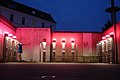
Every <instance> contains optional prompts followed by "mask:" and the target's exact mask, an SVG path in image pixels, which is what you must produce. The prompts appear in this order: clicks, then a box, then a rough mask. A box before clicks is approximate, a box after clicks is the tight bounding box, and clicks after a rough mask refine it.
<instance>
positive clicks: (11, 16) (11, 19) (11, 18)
mask: <svg viewBox="0 0 120 80" xmlns="http://www.w3.org/2000/svg"><path fill="white" fill-rule="evenodd" d="M13 20H14V14H10V21H11V22H13Z"/></svg>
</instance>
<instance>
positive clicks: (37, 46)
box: [0, 16, 120, 63]
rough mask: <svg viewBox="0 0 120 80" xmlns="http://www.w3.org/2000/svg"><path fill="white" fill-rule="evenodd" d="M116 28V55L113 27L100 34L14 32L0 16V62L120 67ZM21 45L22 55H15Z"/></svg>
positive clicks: (38, 31)
mask: <svg viewBox="0 0 120 80" xmlns="http://www.w3.org/2000/svg"><path fill="white" fill-rule="evenodd" d="M116 28H117V31H116V32H117V35H116V36H117V55H116V54H115V40H114V39H115V38H114V27H113V26H112V27H111V28H109V29H108V30H106V31H105V32H103V33H99V32H66V31H62V32H61V31H55V32H53V33H51V30H50V28H16V27H15V26H14V25H13V24H12V23H10V22H9V21H8V20H7V19H5V17H3V16H0V61H1V62H12V61H19V55H20V54H21V56H22V60H23V61H27V62H100V63H115V62H116V58H117V59H118V62H119V63H120V40H119V39H120V35H119V34H120V33H119V32H120V23H118V24H116ZM18 44H22V53H19V52H18Z"/></svg>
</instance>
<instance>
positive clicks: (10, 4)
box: [0, 0, 56, 24]
mask: <svg viewBox="0 0 120 80" xmlns="http://www.w3.org/2000/svg"><path fill="white" fill-rule="evenodd" d="M0 6H3V7H6V8H9V9H12V10H16V11H19V12H22V13H26V14H29V15H31V16H35V17H38V18H41V19H44V20H47V21H50V22H53V23H55V24H56V22H55V21H54V19H53V18H52V16H51V15H50V14H48V13H45V12H42V11H40V10H37V9H34V8H32V7H28V6H26V5H23V4H20V3H18V2H15V1H12V0H0Z"/></svg>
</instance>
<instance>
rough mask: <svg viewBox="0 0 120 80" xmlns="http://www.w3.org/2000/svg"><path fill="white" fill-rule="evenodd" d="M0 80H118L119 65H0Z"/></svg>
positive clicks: (119, 77)
mask: <svg viewBox="0 0 120 80" xmlns="http://www.w3.org/2000/svg"><path fill="white" fill-rule="evenodd" d="M0 80H120V64H104V63H4V64H3V63H0Z"/></svg>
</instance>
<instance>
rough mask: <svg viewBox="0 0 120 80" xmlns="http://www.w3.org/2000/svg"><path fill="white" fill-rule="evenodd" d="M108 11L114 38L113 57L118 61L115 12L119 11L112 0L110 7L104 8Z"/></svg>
mask: <svg viewBox="0 0 120 80" xmlns="http://www.w3.org/2000/svg"><path fill="white" fill-rule="evenodd" d="M105 11H106V12H108V13H111V22H112V24H113V26H114V34H115V35H114V40H115V59H116V63H118V52H117V35H116V12H118V11H120V8H119V7H116V6H114V0H111V7H109V8H107V9H106V10H105Z"/></svg>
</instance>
